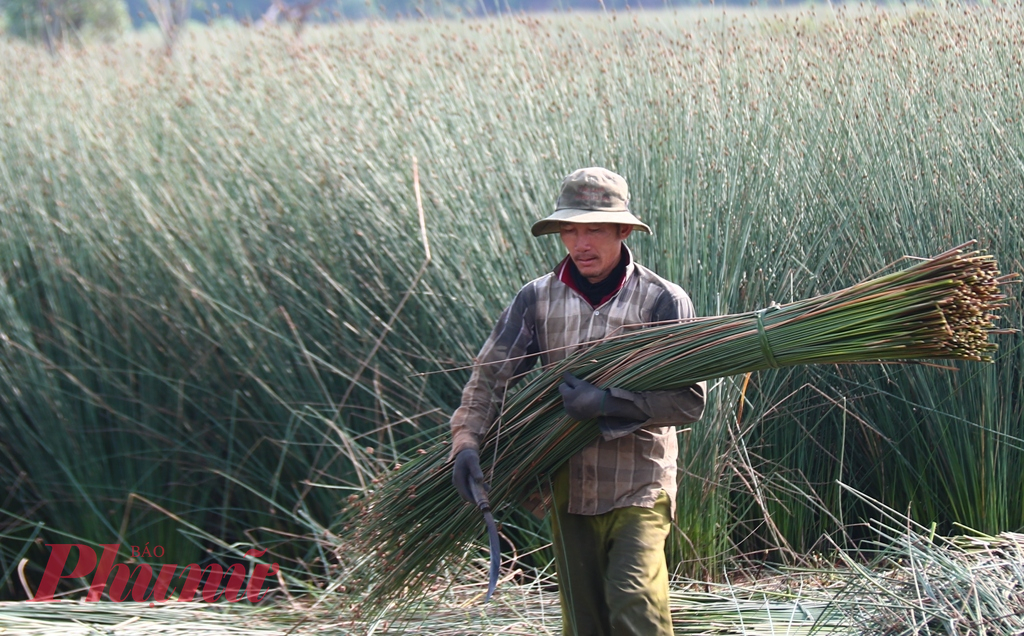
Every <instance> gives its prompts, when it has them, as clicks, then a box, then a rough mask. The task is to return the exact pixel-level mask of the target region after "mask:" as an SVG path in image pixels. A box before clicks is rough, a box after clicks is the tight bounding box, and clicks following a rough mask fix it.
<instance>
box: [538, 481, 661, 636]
mask: <svg viewBox="0 0 1024 636" xmlns="http://www.w3.org/2000/svg"><path fill="white" fill-rule="evenodd" d="M553 486H554V488H553V489H552V495H553V511H552V514H551V529H552V537H553V539H554V548H555V566H556V568H557V572H558V595H559V598H560V600H561V603H562V621H563V622H562V625H563V627H562V634H564V635H565V636H627V635H628V636H672V617H671V615H670V614H669V607H668V566H667V565H666V563H665V539H666V538H667V537H668V531H669V523H670V519H669V511H670V509H671V508H670V506H669V500H668V495H667V494H665V493H664V492H662V493H661V496H660V497H659V498H658V501H657V502H656V503H655V506H654V508H640V507H635V506H634V507H627V508H616V509H615V510H612V511H610V512H607V513H605V514H602V515H574V514H569V512H568V504H569V470H568V464H566V465H565V466H564V467H563V468H562V469H560V470H559V471H558V472H557V473H556V474H555V479H554V484H553Z"/></svg>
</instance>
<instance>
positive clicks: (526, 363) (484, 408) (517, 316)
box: [450, 284, 540, 458]
mask: <svg viewBox="0 0 1024 636" xmlns="http://www.w3.org/2000/svg"><path fill="white" fill-rule="evenodd" d="M535 299H536V292H535V291H534V288H533V285H532V284H528V285H526V286H525V287H523V288H522V289H521V290H520V291H519V293H518V294H517V295H516V297H515V300H513V301H512V304H511V305H509V306H508V307H507V308H506V309H505V311H504V312H502V314H501V317H500V318H499V319H498V323H497V324H496V325H495V326H494V330H493V331H492V332H491V335H490V337H489V338H488V339H487V342H485V343H484V346H483V347H482V348H481V349H480V353H479V355H477V357H476V360H475V363H474V366H473V374H472V375H471V376H470V378H469V382H467V383H466V386H465V388H464V389H463V390H462V405H461V406H459V408H458V409H456V410H455V413H453V414H452V420H451V427H452V451H451V455H450V458H454V457H455V456H456V455H458V454H459V452H460V451H462V450H464V449H467V448H472V449H475V450H476V449H479V448H480V443H481V442H482V440H483V438H484V435H486V433H487V429H488V428H489V427H490V425H491V423H492V422H493V421H494V419H495V418H496V417H497V416H498V412H499V410H500V408H501V405H502V402H503V401H504V397H505V391H506V390H507V389H508V388H509V386H510V382H511V383H513V384H514V383H515V381H516V380H518V378H520V377H521V376H522V374H524V373H526V371H528V370H529V369H530V367H532V366H533V364H534V362H535V361H536V359H537V354H538V352H539V350H540V347H539V343H538V342H537V330H536V329H535V323H534V304H535Z"/></svg>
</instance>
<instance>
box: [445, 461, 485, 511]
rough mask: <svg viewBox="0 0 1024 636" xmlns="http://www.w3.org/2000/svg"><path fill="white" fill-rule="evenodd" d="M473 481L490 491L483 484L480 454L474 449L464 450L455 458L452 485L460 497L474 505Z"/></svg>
mask: <svg viewBox="0 0 1024 636" xmlns="http://www.w3.org/2000/svg"><path fill="white" fill-rule="evenodd" d="M473 481H475V482H477V483H479V484H481V485H483V487H484V490H490V487H489V486H488V485H487V484H485V483H484V471H482V470H481V469H480V453H478V452H477V451H476V449H474V448H464V449H462V450H461V451H459V454H458V455H456V456H455V467H454V468H453V469H452V483H453V484H454V485H455V490H458V491H459V496H460V497H462V498H463V499H465V500H466V501H468V502H469V503H471V504H474V505H475V504H476V500H475V499H474V498H473V484H472V482H473Z"/></svg>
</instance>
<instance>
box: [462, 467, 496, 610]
mask: <svg viewBox="0 0 1024 636" xmlns="http://www.w3.org/2000/svg"><path fill="white" fill-rule="evenodd" d="M469 487H470V489H471V491H472V493H473V500H474V501H476V505H477V508H479V509H480V512H482V513H484V523H486V524H487V534H488V536H489V537H490V541H491V575H490V581H489V582H488V584H487V598H486V599H484V602H485V603H486V602H488V601H490V600H491V595H492V594H494V588H496V587H497V586H498V574H500V572H501V544H499V543H498V526H496V525H495V524H494V515H492V514H491V502H490V501H489V500H488V499H487V488H486V487H485V486H484V485H483V484H482V483H480V482H478V481H477V480H475V479H472V480H470V483H469Z"/></svg>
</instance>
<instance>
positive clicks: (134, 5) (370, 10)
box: [126, 0, 781, 28]
mask: <svg viewBox="0 0 1024 636" xmlns="http://www.w3.org/2000/svg"><path fill="white" fill-rule="evenodd" d="M308 2H309V0H282V3H283V5H284V6H289V7H290V6H301V5H303V4H306V3H308ZM755 2H756V3H757V4H761V5H766V6H767V5H776V6H777V5H779V4H781V3H780V0H755ZM272 3H273V0H194V2H193V5H192V18H193V19H194V20H199V21H208V20H213V19H217V18H225V17H227V18H233V19H235V20H238V21H239V22H242V23H251V22H256V21H257V20H259V19H260V17H261V16H263V15H264V14H265V13H266V12H267V10H268V9H269V8H270V6H271V4H272ZM126 4H127V6H128V12H129V13H130V15H131V18H132V24H133V25H134V26H135V27H136V28H138V27H140V26H143V25H144V24H145V23H146V22H150V23H152V22H153V21H154V20H153V14H152V12H151V11H150V10H149V7H148V5H147V3H146V0H126ZM710 4H727V5H733V6H736V5H749V4H750V1H749V0H726V1H724V2H721V1H719V0H714V1H712V0H664V1H661V0H646V1H645V0H605V1H604V3H603V5H602V2H601V0H323V2H321V3H319V4H318V6H317V9H316V10H315V11H314V12H313V14H311V16H310V20H311V21H315V22H332V21H336V20H358V19H364V18H387V19H407V18H419V17H442V16H446V17H456V16H460V15H463V16H464V15H471V16H482V15H494V14H497V13H519V12H544V11H577V10H578V11H601V10H607V11H613V10H614V11H623V10H627V9H652V8H664V7H671V6H700V5H710Z"/></svg>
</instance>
